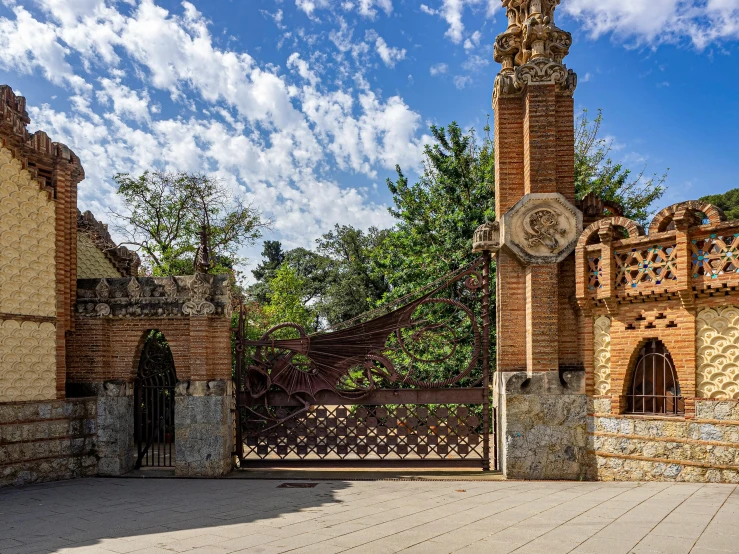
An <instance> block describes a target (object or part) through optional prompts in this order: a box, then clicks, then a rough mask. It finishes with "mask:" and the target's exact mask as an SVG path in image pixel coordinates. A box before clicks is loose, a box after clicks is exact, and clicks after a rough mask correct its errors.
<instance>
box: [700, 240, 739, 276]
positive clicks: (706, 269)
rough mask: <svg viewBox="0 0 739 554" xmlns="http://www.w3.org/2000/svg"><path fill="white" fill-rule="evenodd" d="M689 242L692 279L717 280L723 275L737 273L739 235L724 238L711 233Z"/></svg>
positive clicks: (738, 270)
mask: <svg viewBox="0 0 739 554" xmlns="http://www.w3.org/2000/svg"><path fill="white" fill-rule="evenodd" d="M690 242H691V244H690V249H691V257H692V263H693V266H692V267H693V278H694V279H697V278H699V277H708V278H711V279H717V278H718V276H719V275H723V274H724V273H737V272H739V262H737V257H739V252H738V250H739V233H733V234H731V235H726V236H720V235H718V234H717V233H712V234H711V235H709V236H707V237H705V238H699V239H694V240H692V241H690Z"/></svg>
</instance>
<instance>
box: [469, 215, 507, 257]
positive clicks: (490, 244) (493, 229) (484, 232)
mask: <svg viewBox="0 0 739 554" xmlns="http://www.w3.org/2000/svg"><path fill="white" fill-rule="evenodd" d="M498 250H500V224H499V223H498V222H497V221H488V222H487V223H483V224H482V225H480V226H479V227H478V228H477V229H476V230H475V234H474V237H473V238H472V251H473V252H485V251H489V252H493V253H496V252H497V251H498Z"/></svg>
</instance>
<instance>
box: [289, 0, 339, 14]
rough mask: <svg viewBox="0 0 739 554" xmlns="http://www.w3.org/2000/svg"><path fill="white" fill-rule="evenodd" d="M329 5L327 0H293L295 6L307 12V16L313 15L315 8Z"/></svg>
mask: <svg viewBox="0 0 739 554" xmlns="http://www.w3.org/2000/svg"><path fill="white" fill-rule="evenodd" d="M330 5H331V4H330V2H329V0H295V6H296V7H297V8H298V9H299V10H302V11H304V12H305V13H306V14H308V16H309V17H311V16H312V15H313V12H314V11H316V9H317V8H328V7H329V6H330Z"/></svg>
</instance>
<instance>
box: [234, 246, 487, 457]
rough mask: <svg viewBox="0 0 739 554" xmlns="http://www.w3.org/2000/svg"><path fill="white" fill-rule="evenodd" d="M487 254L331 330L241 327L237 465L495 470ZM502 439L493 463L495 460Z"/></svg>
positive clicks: (242, 319)
mask: <svg viewBox="0 0 739 554" xmlns="http://www.w3.org/2000/svg"><path fill="white" fill-rule="evenodd" d="M489 275H490V255H489V253H487V252H486V253H484V254H483V255H482V256H481V257H480V258H478V259H477V260H476V261H475V262H474V263H472V264H471V265H470V266H469V267H467V268H465V269H463V270H460V271H458V272H456V273H453V274H451V275H446V276H445V277H444V278H442V279H439V280H438V281H436V282H434V283H432V284H431V285H429V286H428V287H425V288H424V289H422V290H421V291H417V292H416V293H414V294H411V295H407V296H406V297H404V298H402V299H400V300H398V301H397V302H395V303H394V304H392V305H390V306H388V307H384V308H381V309H378V310H375V311H373V312H370V313H369V314H363V315H361V316H358V317H357V318H354V319H352V320H349V321H347V322H344V323H342V324H341V325H339V326H336V327H334V328H332V329H331V330H329V331H327V332H321V333H315V334H310V335H308V334H306V332H305V331H304V329H303V328H302V327H301V326H300V325H297V324H295V323H283V324H281V325H277V326H275V327H273V328H271V329H269V330H268V331H267V332H266V333H264V335H262V336H261V337H260V338H259V339H258V340H249V339H248V338H247V331H248V316H247V313H246V311H245V309H244V307H243V305H242V307H241V310H240V313H239V321H238V327H237V328H236V329H234V333H235V356H236V363H235V385H236V414H237V416H236V422H237V423H236V448H237V454H238V456H239V460H240V462H241V465H242V467H244V466H246V465H260V464H262V465H263V464H265V463H266V464H270V465H271V464H273V463H275V462H280V461H298V460H300V461H305V462H315V463H320V462H334V463H335V462H337V461H340V460H344V461H347V462H369V463H372V462H374V463H377V464H379V465H395V464H406V465H411V464H413V465H416V464H418V465H422V464H428V465H440V462H441V463H443V464H444V465H446V464H450V465H455V466H471V467H475V466H476V467H480V466H481V467H482V468H483V469H485V470H487V469H490V468H491V452H490V450H491V448H490V433H491V429H494V428H495V426H494V417H495V412H494V409H493V408H492V407H491V405H490V394H489V383H490V344H489V343H490V340H489V336H490V282H489V281H490V279H489ZM495 458H496V456H495V441H493V454H492V465H493V467H495Z"/></svg>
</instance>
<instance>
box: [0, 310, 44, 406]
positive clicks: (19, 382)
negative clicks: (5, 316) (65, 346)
mask: <svg viewBox="0 0 739 554" xmlns="http://www.w3.org/2000/svg"><path fill="white" fill-rule="evenodd" d="M53 398H56V327H55V326H54V324H53V323H36V322H33V321H23V322H19V321H15V320H2V319H0V402H19V401H22V400H49V399H53Z"/></svg>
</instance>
